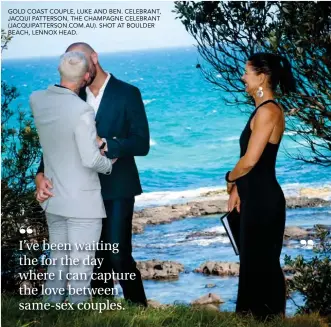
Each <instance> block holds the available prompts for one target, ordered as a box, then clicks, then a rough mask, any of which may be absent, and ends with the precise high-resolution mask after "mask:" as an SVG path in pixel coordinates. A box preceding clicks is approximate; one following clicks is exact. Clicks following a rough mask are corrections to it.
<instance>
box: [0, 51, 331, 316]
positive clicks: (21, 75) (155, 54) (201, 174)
mask: <svg viewBox="0 0 331 327" xmlns="http://www.w3.org/2000/svg"><path fill="white" fill-rule="evenodd" d="M197 59H198V56H197V52H196V49H194V48H182V49H166V50H164V49H163V50H158V51H146V52H131V53H117V54H101V55H100V62H101V64H102V66H103V67H104V68H105V69H106V70H107V71H109V72H111V73H113V74H114V75H115V76H116V77H117V78H119V79H122V80H124V81H126V82H129V83H131V84H133V85H136V86H137V87H139V88H140V90H141V92H142V96H143V100H144V103H145V107H146V112H147V116H148V119H149V123H150V130H151V138H152V139H151V151H150V153H149V155H148V156H147V157H141V158H137V163H138V167H139V171H140V176H141V181H142V185H143V189H144V191H145V195H144V196H146V197H145V199H147V200H145V201H143V202H141V201H139V198H138V199H137V203H138V206H139V202H140V206H145V205H156V204H160V203H168V202H179V201H183V200H182V198H181V197H182V196H183V195H192V194H194V195H197V194H198V193H199V190H200V189H201V188H203V189H209V188H214V187H221V186H223V187H224V181H223V179H224V178H223V176H224V174H225V172H226V171H227V170H230V169H232V167H233V166H234V165H235V163H236V161H237V160H238V158H239V136H240V133H241V130H242V129H243V127H244V125H245V123H246V120H247V119H248V116H247V114H243V113H241V112H240V111H239V110H238V108H236V107H235V106H226V105H225V104H224V102H223V101H222V100H221V95H222V93H221V91H219V90H217V89H215V88H213V86H212V85H211V84H209V83H207V82H206V81H205V80H204V79H203V77H202V75H201V73H200V72H199V70H197V69H196V68H195V65H196V63H197ZM2 80H4V81H6V82H8V83H9V84H12V85H15V86H17V88H18V90H19V91H20V93H21V95H20V97H19V98H18V99H17V100H16V101H15V103H14V106H12V108H13V109H14V108H15V107H16V106H17V105H21V107H22V108H23V109H24V110H29V108H28V98H29V95H30V94H31V92H32V91H34V90H37V89H41V88H46V87H47V86H48V85H49V84H54V83H57V82H58V72H57V58H40V59H22V60H9V61H3V63H2ZM252 109H253V108H252ZM285 150H286V151H288V152H290V153H291V154H292V155H294V154H295V153H296V151H298V150H302V147H301V146H300V145H299V144H297V143H295V142H293V141H291V139H290V135H288V134H286V135H285V136H284V139H283V143H282V146H281V148H280V153H279V156H278V161H277V175H278V179H279V181H280V184H281V185H282V187H283V189H284V190H285V191H286V192H287V193H291V192H293V191H294V193H295V191H297V190H300V188H302V187H307V186H309V187H321V186H329V185H330V184H331V177H330V176H331V168H323V167H320V166H313V165H308V164H303V163H301V162H299V161H296V160H293V159H291V158H289V157H288V156H287V155H286V154H285ZM330 217H331V212H330V208H314V209H296V210H288V212H287V225H291V224H292V225H299V226H305V227H309V226H312V225H313V224H315V223H329V224H330V220H331V218H330ZM220 228H221V227H220V224H219V218H218V217H216V216H211V217H204V218H189V219H185V220H182V221H177V222H173V223H171V224H167V225H160V226H147V227H146V229H145V232H144V233H143V234H141V235H134V237H133V245H134V257H135V259H137V260H147V259H153V258H157V259H161V260H173V261H178V262H181V263H183V264H184V265H185V269H186V270H187V273H184V274H181V276H180V278H179V280H178V281H172V282H153V281H145V282H144V284H145V287H146V293H147V296H148V298H153V299H156V300H158V301H161V302H163V303H172V302H174V301H180V302H190V301H191V300H192V299H195V298H197V297H199V296H201V295H204V294H206V293H207V292H214V293H217V294H219V295H221V297H222V298H223V299H224V300H226V303H225V304H223V305H222V309H223V310H233V309H234V306H235V302H234V301H235V298H236V292H237V283H238V279H237V278H234V277H231V278H219V277H206V276H202V275H198V274H195V273H193V272H192V270H193V269H195V268H197V267H198V266H199V265H200V264H201V263H203V262H204V261H206V260H215V261H225V260H229V261H236V260H237V259H238V258H237V257H236V256H235V255H234V254H233V252H232V249H231V247H230V245H229V243H228V242H227V240H226V239H225V238H224V237H218V238H215V239H193V240H190V241H186V240H185V237H186V236H187V235H188V234H189V233H190V232H192V231H198V230H215V231H217V230H219V229H220ZM261 246H262V245H261ZM285 253H287V254H291V255H293V256H295V255H297V254H299V253H302V254H303V255H304V256H305V257H309V256H311V255H312V251H311V250H310V249H302V248H300V247H299V245H293V247H291V248H284V249H283V253H282V258H283V257H284V254H285ZM209 283H214V284H216V287H215V288H213V289H206V288H205V285H206V284H209ZM188 285H189V287H188ZM298 300H299V301H300V299H298ZM294 309H295V308H294V306H293V304H292V303H291V302H289V303H288V313H293V312H294Z"/></svg>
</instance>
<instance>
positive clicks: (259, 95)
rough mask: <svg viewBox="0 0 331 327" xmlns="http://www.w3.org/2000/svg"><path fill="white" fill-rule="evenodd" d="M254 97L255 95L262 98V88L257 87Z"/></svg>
mask: <svg viewBox="0 0 331 327" xmlns="http://www.w3.org/2000/svg"><path fill="white" fill-rule="evenodd" d="M256 95H257V96H258V97H259V98H262V97H263V88H262V86H260V87H259V89H258V90H257V92H256Z"/></svg>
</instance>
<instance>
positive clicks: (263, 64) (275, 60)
mask: <svg viewBox="0 0 331 327" xmlns="http://www.w3.org/2000/svg"><path fill="white" fill-rule="evenodd" d="M248 61H249V63H250V64H251V65H252V67H253V68H254V70H255V71H256V72H257V74H262V73H263V74H266V75H267V76H269V83H270V87H271V89H272V90H273V91H275V90H276V89H277V86H278V85H279V87H280V89H281V91H282V93H283V94H287V93H290V92H295V91H296V81H295V78H294V76H293V73H292V67H291V64H290V62H289V61H288V60H287V59H286V58H285V57H282V56H280V55H277V54H273V53H266V52H259V53H255V54H253V55H251V56H250V57H249V58H248Z"/></svg>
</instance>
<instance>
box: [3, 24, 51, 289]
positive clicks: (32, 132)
mask: <svg viewBox="0 0 331 327" xmlns="http://www.w3.org/2000/svg"><path fill="white" fill-rule="evenodd" d="M10 39H11V38H10V37H8V35H6V33H5V31H4V30H2V31H1V50H4V49H6V48H7V45H8V42H9V41H10ZM1 90H2V93H1V138H2V143H1V152H2V176H1V209H2V210H1V230H2V238H1V242H2V244H1V245H2V263H1V268H2V276H1V279H2V290H3V291H4V290H7V291H8V290H10V291H17V286H18V284H19V282H20V281H19V280H18V274H17V273H18V272H24V271H27V270H29V269H35V268H36V267H29V266H20V265H19V261H18V260H19V257H20V256H21V255H27V256H28V257H31V256H38V255H39V254H38V253H31V252H28V251H27V249H26V248H24V249H23V250H20V249H19V241H20V240H22V241H23V240H26V241H28V242H30V241H31V240H37V241H38V242H39V241H41V240H42V239H43V238H44V237H46V226H45V218H44V214H43V213H42V212H41V208H40V207H39V204H38V203H37V202H36V200H35V198H34V188H35V186H34V176H35V169H34V165H35V163H36V162H37V161H38V160H39V159H40V155H41V153H40V145H39V139H38V134H37V131H36V128H35V127H34V125H33V119H32V117H31V115H29V114H27V113H25V112H24V110H21V108H20V107H18V108H17V109H16V110H13V109H12V105H13V101H14V100H15V99H17V98H18V96H19V92H18V90H17V88H16V87H15V86H10V85H8V84H7V83H6V82H3V81H1ZM20 227H23V228H25V229H26V228H27V227H30V228H31V229H32V230H33V233H32V234H25V235H22V234H21V233H20V232H19V230H20Z"/></svg>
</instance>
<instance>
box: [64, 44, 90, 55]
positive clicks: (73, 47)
mask: <svg viewBox="0 0 331 327" xmlns="http://www.w3.org/2000/svg"><path fill="white" fill-rule="evenodd" d="M77 50H79V51H83V52H87V53H92V52H95V51H94V49H93V48H92V47H91V46H90V45H89V44H88V43H85V42H75V43H72V44H70V45H69V46H68V48H67V50H66V52H69V51H77Z"/></svg>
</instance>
